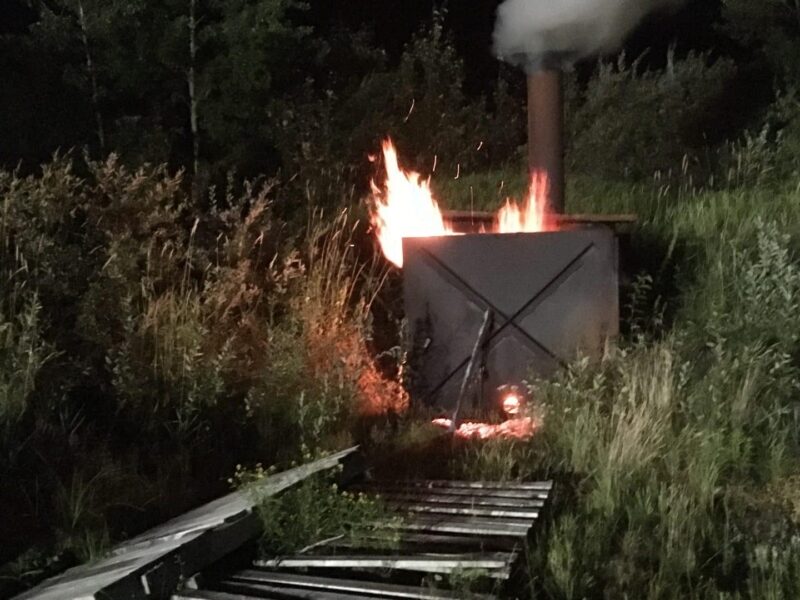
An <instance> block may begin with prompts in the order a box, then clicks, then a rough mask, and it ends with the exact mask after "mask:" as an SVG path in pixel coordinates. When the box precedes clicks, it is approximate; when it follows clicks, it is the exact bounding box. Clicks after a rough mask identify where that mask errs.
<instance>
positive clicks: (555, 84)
mask: <svg viewBox="0 0 800 600" xmlns="http://www.w3.org/2000/svg"><path fill="white" fill-rule="evenodd" d="M528 171H529V173H531V174H532V173H534V172H537V171H538V172H544V173H546V174H547V179H548V182H549V194H548V200H549V202H550V210H551V211H552V212H554V213H557V214H562V213H563V212H564V94H563V83H562V74H561V71H560V70H558V69H551V68H544V69H537V70H535V71H534V72H532V73H530V74H529V75H528Z"/></svg>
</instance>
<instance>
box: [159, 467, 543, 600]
mask: <svg viewBox="0 0 800 600" xmlns="http://www.w3.org/2000/svg"><path fill="white" fill-rule="evenodd" d="M352 489H354V490H356V491H362V492H367V493H370V494H374V495H377V496H378V497H380V498H381V499H383V501H384V502H385V503H386V504H387V505H388V506H389V507H391V508H392V509H393V510H394V511H395V512H396V513H397V514H398V515H399V516H400V517H401V519H400V520H399V524H398V523H395V524H393V525H391V527H393V528H394V529H396V531H395V534H396V535H397V536H398V543H397V544H396V545H393V546H392V548H391V550H387V549H384V550H376V549H375V547H374V546H373V545H372V544H370V543H369V542H370V540H369V539H364V540H359V541H358V542H353V541H348V540H343V539H338V540H337V539H334V540H329V541H327V542H323V543H320V544H315V545H313V546H312V547H313V552H314V553H313V554H298V555H295V556H289V557H282V558H275V559H270V560H258V561H255V562H254V564H253V567H252V568H250V569H245V570H242V571H237V572H234V573H232V574H230V575H228V576H224V577H222V578H221V579H219V580H217V581H216V582H215V583H213V584H209V586H208V589H197V590H186V591H183V592H181V593H179V594H176V595H174V596H173V600H255V599H262V600H263V599H265V598H267V599H294V598H315V599H319V600H359V599H363V600H367V599H373V600H374V599H377V598H383V599H386V600H396V599H404V598H430V599H453V598H474V599H475V600H490V599H492V598H496V596H495V595H494V594H490V593H489V594H466V595H465V594H464V593H457V592H453V591H448V590H439V589H431V588H430V586H427V585H426V583H425V582H426V581H429V580H430V578H431V577H437V576H438V577H442V576H448V575H453V574H456V573H464V572H470V571H472V572H474V573H479V574H480V576H481V577H483V578H485V579H487V580H489V581H494V582H495V583H496V584H500V585H495V586H494V587H501V585H502V584H503V583H504V582H507V581H508V580H509V578H510V577H511V576H512V573H513V571H514V568H515V565H516V563H517V561H518V559H519V557H520V555H521V554H522V552H523V550H524V547H525V540H526V539H527V538H528V536H529V534H530V532H531V529H532V528H533V526H534V525H535V523H536V520H537V519H538V518H539V515H540V512H541V510H542V509H543V507H544V506H545V503H546V501H547V499H548V496H549V494H550V491H551V489H552V482H549V481H546V482H535V483H530V482H529V483H498V482H467V481H439V480H437V481H382V482H372V483H367V484H363V485H361V486H358V487H357V488H352ZM387 526H389V525H387ZM409 582H412V583H409ZM204 587H205V586H204Z"/></svg>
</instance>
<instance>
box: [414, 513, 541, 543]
mask: <svg viewBox="0 0 800 600" xmlns="http://www.w3.org/2000/svg"><path fill="white" fill-rule="evenodd" d="M399 529H400V530H409V531H424V532H435V533H460V534H466V535H500V536H509V537H519V538H524V537H527V535H528V532H529V531H530V529H531V526H530V525H527V524H520V523H518V522H509V521H506V520H501V519H481V518H463V517H458V516H444V517H436V516H431V515H415V516H413V517H410V518H408V519H404V520H403V522H402V523H401V525H400V527H399Z"/></svg>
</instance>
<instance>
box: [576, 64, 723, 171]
mask: <svg viewBox="0 0 800 600" xmlns="http://www.w3.org/2000/svg"><path fill="white" fill-rule="evenodd" d="M732 74H733V66H732V64H731V63H730V62H729V61H726V60H722V59H720V60H717V61H716V62H714V63H713V64H712V63H710V58H709V57H708V56H706V55H702V54H699V55H698V54H689V55H688V56H687V57H686V58H685V59H683V60H675V59H674V57H673V55H672V53H671V54H670V56H669V57H668V66H667V68H666V70H664V71H643V70H642V69H641V67H640V59H639V60H635V61H633V62H628V60H627V57H626V56H625V55H624V54H621V55H620V56H619V58H618V59H617V61H616V63H601V64H600V65H599V66H598V70H597V73H596V74H595V75H594V76H593V77H592V79H591V80H590V81H589V83H588V85H587V87H586V89H585V90H584V91H583V93H582V94H580V95H579V96H578V98H579V99H578V102H577V105H576V106H573V107H571V110H570V114H569V116H568V119H567V127H568V134H567V136H568V161H569V164H570V167H571V169H573V170H575V171H577V172H580V173H592V174H596V175H603V176H605V177H608V178H634V179H635V178H649V177H651V176H652V175H653V174H654V173H655V172H656V171H662V172H664V173H666V172H668V171H669V170H674V169H677V168H678V166H679V165H680V164H681V162H682V160H683V158H684V156H685V155H686V154H687V153H688V154H689V155H690V156H692V155H693V154H694V153H699V151H700V150H702V149H703V148H705V147H706V145H707V143H706V140H705V138H704V133H706V132H708V127H713V126H714V123H713V122H709V121H710V119H709V110H710V107H711V106H712V105H713V102H714V100H715V99H716V98H717V97H719V96H720V94H721V93H722V92H723V87H724V84H725V83H726V81H727V80H728V79H729V78H730V77H731V76H732ZM702 175H703V177H702V179H699V180H700V181H704V180H705V178H706V177H707V176H708V173H707V172H706V173H703V174H702Z"/></svg>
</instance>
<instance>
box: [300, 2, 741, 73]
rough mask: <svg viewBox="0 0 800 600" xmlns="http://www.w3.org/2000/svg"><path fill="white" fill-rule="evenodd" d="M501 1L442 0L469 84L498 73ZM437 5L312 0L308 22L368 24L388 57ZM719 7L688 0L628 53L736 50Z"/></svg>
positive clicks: (654, 60)
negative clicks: (495, 49)
mask: <svg viewBox="0 0 800 600" xmlns="http://www.w3.org/2000/svg"><path fill="white" fill-rule="evenodd" d="M499 3H500V2H499V0H489V1H482V2H475V1H474V0H450V1H449V2H446V3H445V6H446V7H447V20H446V23H447V26H448V28H449V29H450V30H451V31H452V33H453V35H454V39H455V42H456V46H457V47H458V49H459V51H460V53H461V55H462V57H463V58H464V60H465V62H466V65H467V70H468V73H469V75H468V85H470V86H471V87H476V86H481V85H485V84H481V83H479V82H491V81H492V80H493V79H494V76H495V75H496V72H497V61H496V60H495V59H494V58H493V57H492V54H491V50H490V46H491V35H492V29H493V26H494V14H495V11H496V9H497V5H498V4H499ZM435 4H440V3H434V2H432V1H431V0H403V1H402V2H398V1H397V0H316V1H313V2H312V20H313V23H314V24H315V26H317V27H321V28H325V27H328V26H330V24H332V23H336V22H339V23H344V24H346V25H348V26H350V27H362V26H366V27H369V28H371V29H373V30H374V32H375V37H376V39H377V40H380V42H381V43H382V44H383V45H384V47H385V48H386V49H387V51H388V53H389V55H390V57H394V58H396V57H397V56H398V55H399V54H400V52H401V51H402V48H403V46H404V45H405V44H406V43H407V42H408V40H409V39H410V37H411V36H412V35H413V33H414V32H416V31H418V29H419V27H420V25H421V24H423V23H424V22H425V21H426V20H429V19H430V15H431V11H432V9H433V7H434V5H435ZM720 6H721V2H720V0H690V1H689V2H688V3H687V4H686V5H685V6H684V8H683V9H682V10H680V11H679V12H677V13H676V14H672V15H663V14H662V15H656V16H654V17H652V18H651V19H649V20H648V21H647V22H645V23H643V24H642V25H641V26H640V27H639V28H638V29H637V30H636V31H635V32H634V34H633V35H632V36H631V38H630V39H629V40H628V44H627V45H626V50H627V51H628V53H629V55H631V56H638V55H639V54H641V53H642V52H643V51H644V50H645V49H647V48H651V49H652V50H651V52H650V54H649V55H648V57H649V60H650V61H651V64H658V63H659V62H663V61H664V57H665V56H666V53H667V49H668V48H669V46H670V45H671V44H673V43H676V46H677V52H678V54H679V55H680V54H683V53H685V52H687V51H688V50H691V49H696V50H711V49H715V50H721V51H724V52H727V53H730V52H732V51H733V50H734V49H733V48H728V47H725V44H726V41H725V40H724V39H723V38H722V36H720V35H718V34H717V32H716V30H715V25H714V23H715V22H718V20H719V13H720Z"/></svg>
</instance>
